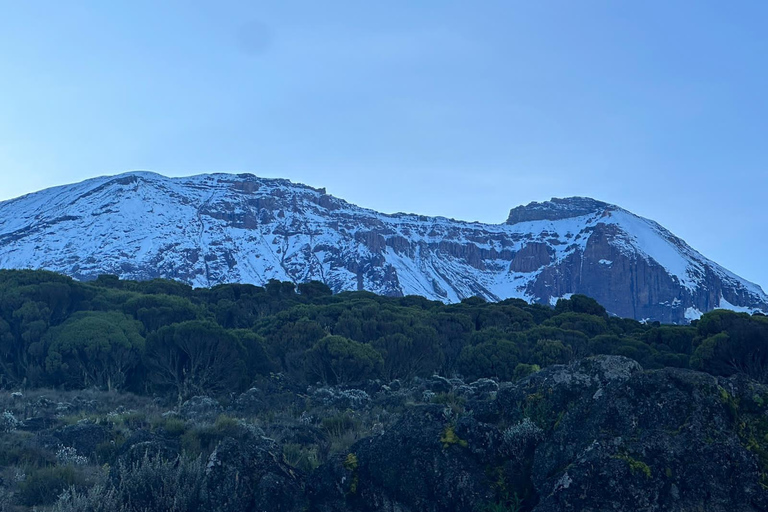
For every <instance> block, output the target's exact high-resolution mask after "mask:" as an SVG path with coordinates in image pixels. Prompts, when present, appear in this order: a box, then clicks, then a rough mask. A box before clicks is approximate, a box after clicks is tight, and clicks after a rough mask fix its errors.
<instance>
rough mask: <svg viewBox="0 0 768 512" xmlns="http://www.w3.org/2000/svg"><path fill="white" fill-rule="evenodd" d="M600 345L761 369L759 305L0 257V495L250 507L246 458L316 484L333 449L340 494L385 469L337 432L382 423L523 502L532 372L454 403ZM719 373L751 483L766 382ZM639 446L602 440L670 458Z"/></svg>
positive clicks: (151, 506)
mask: <svg viewBox="0 0 768 512" xmlns="http://www.w3.org/2000/svg"><path fill="white" fill-rule="evenodd" d="M598 354H611V355H623V356H627V357H630V358H633V359H635V360H637V361H638V362H640V363H641V364H642V365H643V367H645V368H646V369H653V368H663V367H679V368H693V369H700V370H704V371H706V372H709V373H710V374H713V375H717V376H731V375H736V374H742V375H745V376H747V377H750V378H751V379H753V380H757V381H760V382H762V383H768V317H765V316H762V315H752V316H750V315H747V314H744V313H734V312H730V311H722V310H718V311H713V312H710V313H707V314H706V315H704V316H703V317H702V318H701V320H699V321H698V322H694V323H693V324H692V325H689V326H672V325H660V324H658V323H640V322H636V321H634V320H627V319H619V318H615V317H611V316H610V315H608V314H607V313H606V311H605V309H603V308H602V307H601V306H600V305H599V304H598V303H597V302H595V301H594V300H592V299H590V298H588V297H584V296H579V295H575V296H573V297H572V298H571V299H569V300H561V301H559V302H558V303H557V305H556V306H555V307H554V308H552V307H549V306H545V305H539V304H528V303H526V302H524V301H521V300H514V299H512V300H506V301H502V302H499V303H487V302H485V301H483V300H480V299H477V298H472V299H467V300H465V301H463V302H461V303H459V304H450V305H446V304H443V303H440V302H432V301H428V300H425V299H423V298H420V297H401V298H390V297H380V296H376V295H373V294H370V293H366V292H354V293H340V294H336V295H334V294H332V293H331V292H330V290H329V289H328V288H327V287H326V286H325V285H323V284H322V283H316V282H314V283H307V284H302V285H299V286H294V285H293V284H291V283H280V282H276V281H272V282H270V283H268V284H267V285H266V286H264V287H257V286H250V285H223V286H218V287H215V288H212V289H192V288H190V287H188V286H185V285H182V284H179V283H176V282H173V281H163V280H156V281H149V282H133V281H121V280H119V279H117V278H115V277H110V276H102V277H101V278H99V279H97V280H96V281H93V282H85V283H83V282H77V281H74V280H72V279H69V278H67V277H63V276H60V275H57V274H53V273H48V272H39V271H0V388H3V389H4V390H6V392H5V393H2V394H0V411H2V415H0V511H4V510H31V509H32V508H37V509H38V510H47V509H49V508H46V507H54V508H53V509H54V510H61V511H64V510H67V511H68V510H92V511H96V510H115V511H120V510H126V511H128V510H136V511H138V510H200V511H203V510H206V511H207V510H227V509H231V510H240V509H247V508H248V507H247V506H245V505H242V503H241V504H237V503H234V502H232V501H231V499H235V498H237V499H241V498H242V499H243V500H245V501H243V503H246V502H247V503H251V502H252V500H255V499H256V498H255V497H254V496H250V495H248V494H247V493H248V492H251V491H249V489H251V490H252V489H254V486H253V485H251V484H247V485H246V484H243V485H240V484H239V483H238V482H240V479H241V478H244V477H248V476H253V475H254V474H255V473H254V472H258V471H261V470H260V469H258V468H264V467H269V468H270V470H269V471H270V473H269V474H270V475H271V476H270V477H269V478H267V479H266V480H265V482H268V481H272V480H271V479H272V478H277V479H278V480H279V481H281V482H283V483H281V484H280V485H279V486H277V487H275V488H274V489H284V488H285V489H290V488H296V489H298V488H300V487H301V486H298V485H294V486H293V487H291V486H292V485H293V484H289V483H285V482H292V481H293V480H292V479H293V478H297V479H303V478H305V477H306V478H308V480H302V481H311V482H313V484H312V485H319V486H320V488H322V482H323V477H321V476H318V475H317V473H322V472H323V471H324V470H323V469H322V468H329V467H334V466H333V465H334V464H336V465H337V468H338V471H339V473H338V476H339V478H344V482H345V484H344V485H345V487H343V488H341V491H343V493H342V495H341V496H342V497H341V498H339V499H343V500H349V501H350V502H354V500H359V499H362V498H361V497H362V496H364V490H365V485H367V484H370V481H369V480H366V479H370V476H371V471H375V472H377V473H376V474H377V475H379V476H381V477H382V478H386V474H387V471H385V469H386V468H380V467H379V466H378V465H375V464H372V463H371V460H372V459H371V452H370V450H368V451H366V449H365V447H366V446H367V445H365V444H359V443H358V444H357V445H356V444H355V443H357V441H359V440H361V439H363V438H368V439H385V440H386V439H387V436H386V435H384V434H386V433H390V434H391V433H392V429H393V428H394V429H397V428H401V430H400V431H399V432H400V433H401V434H402V435H403V436H404V437H403V439H404V440H405V441H404V442H408V443H412V444H414V445H415V446H419V447H420V449H422V450H430V449H432V448H430V447H434V448H436V449H437V450H439V451H440V455H439V458H435V459H434V460H444V459H445V460H447V459H449V458H451V459H452V460H453V459H456V460H469V459H471V458H472V457H475V456H476V455H477V454H476V452H478V451H479V452H481V453H482V454H483V455H482V457H480V459H481V460H483V461H486V462H487V467H485V468H484V471H486V473H487V474H486V475H481V476H480V477H478V478H480V480H482V481H487V483H489V485H491V487H492V490H493V493H492V494H490V495H488V496H487V497H488V498H489V500H490V501H487V502H483V503H479V504H477V506H478V507H479V509H480V510H530V509H531V507H532V506H533V504H534V503H535V501H536V499H537V496H536V493H535V490H534V488H533V484H532V483H531V471H532V465H533V457H534V454H535V450H536V446H537V445H538V444H539V443H541V442H542V440H543V439H544V438H545V436H546V435H548V433H551V432H553V431H554V430H557V429H558V428H559V427H558V423H559V422H560V421H561V419H562V418H563V415H564V413H565V409H564V408H563V407H562V404H558V403H556V402H555V399H559V398H558V395H554V396H550V395H548V394H546V393H544V392H543V391H541V390H539V389H535V388H531V389H530V390H526V391H525V392H524V393H522V394H520V396H519V397H518V398H516V401H515V402H514V403H512V404H510V406H509V411H511V412H509V414H511V415H512V416H510V417H509V418H506V419H505V420H503V421H502V420H499V419H498V418H497V419H496V420H494V421H493V422H492V423H493V425H491V424H487V425H485V426H483V427H482V428H480V427H478V424H477V423H473V422H475V420H474V419H471V418H472V417H473V415H474V414H475V413H474V411H475V410H477V411H478V415H481V414H490V413H488V411H487V410H486V411H485V412H483V406H478V401H483V400H488V401H494V400H495V397H496V395H497V392H498V393H499V394H503V392H504V391H503V387H502V386H500V385H499V382H498V381H517V380H519V379H523V378H525V377H527V376H529V375H531V374H534V373H536V372H539V371H540V370H541V369H542V368H545V367H547V366H550V365H555V364H563V363H569V362H571V361H574V360H576V359H580V358H583V357H586V356H591V355H598ZM553 370H554V369H553ZM565 370H568V369H567V368H566V369H565ZM681 373H683V372H681ZM436 374H437V375H443V376H444V377H450V379H448V378H444V377H438V376H436ZM698 375H700V374H698ZM707 378H709V377H707ZM535 381H536V378H535V377H534V378H533V379H531V380H530V381H528V382H535ZM735 381H739V379H735V380H734V382H735ZM702 382H704V381H702ZM707 382H708V381H707ZM729 382H730V381H729ZM748 382H752V381H748ZM755 385H757V384H755ZM723 386H725V384H723ZM732 386H735V384H729V385H728V386H727V387H728V389H726V388H725V387H718V386H717V385H715V386H712V385H710V384H707V385H706V386H705V387H702V388H701V389H699V388H696V389H697V390H698V391H697V393H699V392H701V393H715V397H716V402H717V404H719V405H718V407H721V408H722V410H723V411H724V413H725V414H727V417H728V418H729V420H728V423H729V424H732V425H731V426H732V428H733V430H734V432H735V433H736V437H737V439H738V441H739V443H740V444H741V445H742V446H743V447H744V449H745V450H747V451H748V452H749V453H750V454H752V455H753V456H754V457H755V459H756V460H757V461H758V462H759V467H760V478H761V480H760V483H761V484H763V485H765V486H768V422H766V421H765V419H764V411H765V407H766V404H768V392H764V388H755V390H754V391H752V390H750V389H751V388H748V389H747V390H746V391H744V390H742V391H739V390H737V389H735V388H733V387H732ZM710 388H711V389H710ZM592 396H593V394H590V399H589V401H588V402H589V403H592V400H593V398H592ZM595 396H597V395H595ZM717 398H719V401H717ZM409 409H410V410H414V409H416V410H421V411H423V414H426V415H429V414H433V415H434V418H433V420H430V421H434V422H435V423H434V426H431V425H433V424H432V423H429V422H426V420H425V423H418V424H417V425H419V427H418V428H405V427H396V425H399V423H398V422H400V421H401V420H402V419H403V418H404V417H406V416H407V415H408V410H409ZM680 423H681V424H682V423H684V422H683V421H682V420H680ZM425 425H426V426H427V428H426V429H425V428H423V427H424V426H425ZM468 425H474V426H473V427H472V428H470V427H468ZM675 428H677V424H676V425H675ZM430 429H431V430H430ZM484 429H491V431H487V430H484ZM419 435H423V436H424V438H423V443H422V441H418V442H417V441H416V440H414V439H415V437H414V436H419ZM676 435H680V434H679V432H678V433H677V434H676ZM706 439H708V440H710V441H712V442H717V437H716V436H715V437H713V438H710V437H706ZM227 440H230V441H232V442H233V443H234V444H230V445H227ZM707 442H709V441H707ZM419 443H422V444H419ZM227 446H229V447H230V448H227ZM394 446H399V444H398V443H395V444H394ZM361 447H362V449H361ZM227 450H229V451H227ZM241 451H242V453H241ZM391 451H393V450H387V453H388V452H391ZM406 452H407V450H404V451H403V453H406ZM408 453H410V452H408ZM424 453H427V452H424ZM630 453H631V454H633V456H630V455H628V454H630ZM637 453H643V454H644V456H645V452H643V451H642V450H627V451H619V452H618V454H615V453H614V454H612V455H611V456H612V457H613V459H615V460H616V461H618V462H614V464H618V463H619V462H620V463H621V464H622V465H626V468H627V470H628V471H629V474H632V475H635V476H637V477H638V478H635V479H633V480H635V481H637V482H639V483H637V485H642V484H643V482H646V481H647V482H651V481H653V480H654V479H655V478H657V476H663V475H664V474H668V473H670V470H669V468H667V471H666V472H665V471H664V469H663V468H665V466H664V465H661V464H660V463H658V462H657V461H656V460H654V459H652V458H646V460H647V462H648V463H646V462H644V461H642V460H640V459H639V458H637V456H635V455H634V454H637ZM488 454H490V455H491V456H490V458H489V457H487V455H488ZM262 455H263V456H264V457H265V458H264V459H258V457H260V456H262ZM253 460H258V461H259V462H258V464H256V463H254V464H253V465H251V461H253ZM428 460H433V458H430V457H427V456H424V457H422V459H419V460H418V461H416V462H418V464H422V463H425V461H428ZM222 461H225V462H222ZM229 467H235V468H236V469H237V471H235V472H234V473H233V474H229V473H226V471H228V469H226V468H229ZM206 468H208V469H209V470H206ZM318 468H321V469H320V470H319V471H318ZM371 468H374V469H373V470H372V469H371ZM656 468H661V469H659V471H658V472H657V471H656ZM400 470H403V468H402V467H400V468H399V469H398V471H400ZM217 471H221V473H217ZM325 471H327V469H326V470H325ZM393 471H394V470H393ZM424 471H428V470H426V469H425V470H424ZM657 473H658V474H657ZM307 475H312V476H311V477H309V476H307ZM382 475H383V476H382ZM392 478H393V481H399V480H397V479H398V478H400V475H399V474H393V475H392ZM668 478H669V477H668ZM280 479H284V480H280ZM335 482H336V481H332V482H331V483H332V486H333V488H335V486H336V483H335ZM228 486H235V487H236V488H232V489H230V487H228ZM238 486H239V487H238ZM179 489H181V490H182V491H183V492H181V493H180V491H179ZM341 491H340V492H341ZM244 493H245V494H244ZM182 494H183V495H182ZM267 495H268V496H270V498H269V499H270V500H277V501H275V503H277V502H278V501H279V499H282V498H280V497H279V494H274V493H272V491H270V492H265V494H264V496H267ZM249 496H250V497H249ZM204 500H209V501H204ZM248 500H251V501H248ZM270 503H272V502H271V501H270ZM9 504H10V505H9ZM248 506H250V505H248ZM9 507H10V508H9ZM238 507H239V508H238ZM271 509H275V510H278V509H281V508H280V507H277V506H275V507H273V508H271ZM299 509H300V508H299Z"/></svg>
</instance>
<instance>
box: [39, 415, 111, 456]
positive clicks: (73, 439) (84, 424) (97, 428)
mask: <svg viewBox="0 0 768 512" xmlns="http://www.w3.org/2000/svg"><path fill="white" fill-rule="evenodd" d="M53 436H54V437H55V438H56V439H58V440H59V444H61V445H62V446H67V447H72V448H75V449H76V450H77V453H79V454H80V455H84V456H86V457H92V456H93V455H95V454H96V448H97V447H98V446H99V445H100V444H101V443H104V442H107V441H109V440H110V439H111V435H110V431H109V429H108V428H106V427H104V426H102V425H97V424H95V423H91V422H88V421H81V422H79V423H75V424H74V425H69V426H66V427H63V428H60V429H57V430H55V431H54V432H53Z"/></svg>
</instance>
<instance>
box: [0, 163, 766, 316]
mask: <svg viewBox="0 0 768 512" xmlns="http://www.w3.org/2000/svg"><path fill="white" fill-rule="evenodd" d="M0 268H44V269H49V270H54V271H58V272H62V273H65V274H69V275H72V276H73V277H76V278H78V279H92V278H95V277H96V276H98V275H99V274H104V273H109V274H116V275H119V276H121V277H123V278H131V279H151V278H154V277H167V278H173V279H179V280H181V281H185V282H187V283H190V284H192V285H194V286H211V285H215V284H219V283H225V282H244V283H254V284H263V283H265V282H266V281H267V280H269V279H279V280H286V281H294V282H303V281H308V280H312V279H316V280H321V281H324V282H325V283H327V284H328V285H329V286H330V287H331V288H332V289H333V290H334V291H341V290H358V289H365V290H370V291H373V292H376V293H381V294H386V295H403V294H406V295H407V294H418V295H423V296H426V297H428V298H431V299H438V300H443V301H458V300H461V299H462V298H465V297H469V296H473V295H479V296H482V297H484V298H486V299H489V300H498V299H504V298H510V297H518V298H523V299H526V300H529V301H537V302H544V303H554V301H556V300H557V298H558V297H563V296H568V295H569V294H572V293H584V294H587V295H590V296H592V297H594V298H596V299H597V300H598V301H600V302H601V303H602V304H603V305H605V306H606V308H607V309H608V310H609V311H610V312H612V313H614V314H617V315H620V316H626V317H632V318H637V319H651V320H659V321H664V322H677V323H679V322H685V321H688V320H691V319H694V318H697V317H698V316H699V315H701V313H702V312H706V311H709V310H711V309H714V308H717V307H728V308H731V309H737V310H743V311H758V310H761V311H768V296H766V294H765V293H764V292H763V291H762V290H761V289H760V287H758V286H757V285H755V284H752V283H749V282H748V281H745V280H743V279H741V278H739V277H738V276H736V275H734V274H733V273H731V272H729V271H728V270H726V269H724V268H722V267H721V266H719V265H717V264H716V263H714V262H712V261H710V260H708V259H707V258H705V257H704V256H702V255H701V254H699V253H697V252H696V251H695V250H693V249H692V248H691V247H689V246H688V245H687V244H686V243H685V242H684V241H682V240H681V239H679V238H678V237H676V236H674V235H673V234H672V233H670V232H669V231H667V230H666V229H664V228H663V227H661V226H659V225H658V224H657V223H655V222H653V221H650V220H647V219H643V218H641V217H638V216H636V215H633V214H632V213H630V212H628V211H626V210H623V209H621V208H619V207H617V206H613V205H610V204H607V203H603V202H600V201H595V200H593V199H589V198H569V199H553V200H552V201H547V202H543V203H531V204H529V205H527V206H520V207H517V208H514V209H513V210H512V211H511V212H510V215H509V218H508V219H507V221H506V223H504V224H498V225H496V224H481V223H476V222H474V223H470V222H461V221H456V220H450V219H446V218H442V217H424V216H418V215H410V214H394V215H386V214H381V213H378V212H375V211H372V210H368V209H364V208H360V207H357V206H355V205H352V204H349V203H347V202H345V201H343V200H341V199H338V198H335V197H333V196H330V195H328V194H326V193H325V191H324V190H322V189H314V188H311V187H308V186H305V185H300V184H294V183H291V182H289V181H287V180H272V179H262V178H257V177H255V176H252V175H246V174H243V175H229V174H213V175H201V176H193V177H189V178H173V179H172V178H165V177H163V176H160V175H157V174H153V173H145V172H134V173H127V174H123V175H119V176H110V177H101V178H95V179H92V180H88V181H85V182H82V183H78V184H74V185H68V186H62V187H56V188H52V189H48V190H43V191H41V192H37V193H34V194H29V195H26V196H23V197H20V198H17V199H13V200H10V201H5V202H2V203H0Z"/></svg>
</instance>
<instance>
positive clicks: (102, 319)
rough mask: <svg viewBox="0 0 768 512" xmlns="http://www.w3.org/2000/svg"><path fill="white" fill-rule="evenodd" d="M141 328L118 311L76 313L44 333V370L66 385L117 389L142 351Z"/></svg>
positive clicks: (56, 380) (121, 385) (126, 377)
mask: <svg viewBox="0 0 768 512" xmlns="http://www.w3.org/2000/svg"><path fill="white" fill-rule="evenodd" d="M142 329H143V327H142V325H141V324H140V323H139V322H137V321H136V320H134V319H133V318H130V317H128V316H126V315H125V314H123V313H119V312H114V311H110V312H104V311H88V312H81V313H75V314H74V315H72V316H71V317H70V318H69V319H68V320H67V321H66V322H64V323H63V324H62V325H61V326H59V327H54V328H52V329H51V330H50V331H49V332H48V334H47V335H46V345H47V346H48V352H47V357H46V359H45V368H46V371H47V372H48V373H49V374H50V375H51V377H52V378H54V379H55V382H56V383H58V384H63V385H65V386H67V387H89V386H96V387H100V388H106V389H109V390H112V389H120V388H122V387H123V386H124V385H125V383H126V381H127V379H128V376H129V374H130V372H131V371H132V370H133V369H134V367H135V366H136V365H137V364H138V363H139V361H140V359H141V355H142V353H143V351H144V338H143V336H142V335H141V331H142Z"/></svg>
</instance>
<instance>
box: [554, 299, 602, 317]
mask: <svg viewBox="0 0 768 512" xmlns="http://www.w3.org/2000/svg"><path fill="white" fill-rule="evenodd" d="M569 311H572V312H574V313H586V314H587V315H595V316H601V317H607V316H608V313H607V312H606V311H605V308H604V307H603V306H601V305H600V303H599V302H597V301H596V300H595V299H593V298H592V297H587V296H586V295H580V294H576V295H572V296H571V298H570V299H558V301H557V304H555V313H557V314H560V313H566V312H569Z"/></svg>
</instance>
